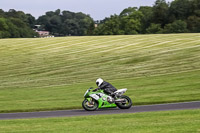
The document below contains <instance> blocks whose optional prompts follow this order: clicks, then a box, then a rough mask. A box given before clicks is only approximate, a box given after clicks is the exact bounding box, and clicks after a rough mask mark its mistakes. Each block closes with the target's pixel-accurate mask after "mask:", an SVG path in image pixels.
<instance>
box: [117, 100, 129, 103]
mask: <svg viewBox="0 0 200 133" xmlns="http://www.w3.org/2000/svg"><path fill="white" fill-rule="evenodd" d="M115 102H116V103H126V100H125V99H117V100H115Z"/></svg>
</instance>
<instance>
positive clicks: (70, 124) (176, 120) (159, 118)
mask: <svg viewBox="0 0 200 133" xmlns="http://www.w3.org/2000/svg"><path fill="white" fill-rule="evenodd" d="M199 118H200V110H184V111H163V112H148V113H136V114H117V115H97V116H79V117H62V118H40V119H21V120H20V119H19V120H2V121H0V132H3V133H10V132H12V133H15V132H17V133H19V132H20V133H23V132H31V133H58V132H59V133H66V132H67V133H91V132H95V133H116V132H117V133H160V132H161V133H163V132H164V133H172V132H173V133H199V132H200V126H199V125H200V119H199Z"/></svg>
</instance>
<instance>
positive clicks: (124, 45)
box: [0, 34, 200, 112]
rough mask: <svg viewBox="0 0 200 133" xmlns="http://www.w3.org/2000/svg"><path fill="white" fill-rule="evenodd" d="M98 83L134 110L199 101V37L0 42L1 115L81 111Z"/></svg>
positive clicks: (137, 37)
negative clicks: (125, 98)
mask: <svg viewBox="0 0 200 133" xmlns="http://www.w3.org/2000/svg"><path fill="white" fill-rule="evenodd" d="M98 77H101V78H103V79H105V80H106V81H108V82H111V83H112V84H113V85H114V86H115V87H117V88H118V89H119V88H128V91H127V93H126V94H127V95H128V96H130V97H131V98H132V99H133V102H134V104H135V105H140V104H154V103H168V102H180V101H194V100H200V97H199V96H200V82H199V79H200V34H165V35H159V34H158V35H130V36H87V37H61V38H34V39H0V112H19V111H37V110H55V109H72V108H81V102H82V100H83V94H84V92H85V91H86V89H87V88H89V87H91V86H93V87H95V80H96V78H98Z"/></svg>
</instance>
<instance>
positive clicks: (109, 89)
mask: <svg viewBox="0 0 200 133" xmlns="http://www.w3.org/2000/svg"><path fill="white" fill-rule="evenodd" d="M96 85H97V86H98V88H96V89H95V90H94V91H97V90H98V89H101V90H104V92H105V93H106V94H108V95H110V96H112V97H114V96H115V94H114V92H115V91H117V89H116V88H115V87H114V86H112V85H111V84H110V83H108V82H106V81H104V80H103V79H102V78H98V79H97V80H96Z"/></svg>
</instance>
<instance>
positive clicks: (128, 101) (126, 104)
mask: <svg viewBox="0 0 200 133" xmlns="http://www.w3.org/2000/svg"><path fill="white" fill-rule="evenodd" d="M120 99H124V102H120V103H116V105H117V106H118V107H119V108H120V109H129V108H130V107H131V106H132V100H131V99H130V98H129V97H128V96H121V97H120Z"/></svg>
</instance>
